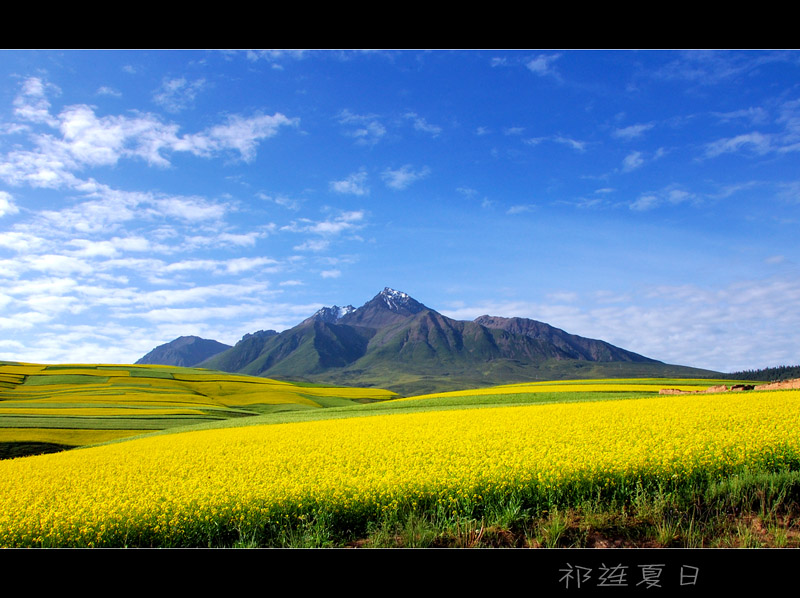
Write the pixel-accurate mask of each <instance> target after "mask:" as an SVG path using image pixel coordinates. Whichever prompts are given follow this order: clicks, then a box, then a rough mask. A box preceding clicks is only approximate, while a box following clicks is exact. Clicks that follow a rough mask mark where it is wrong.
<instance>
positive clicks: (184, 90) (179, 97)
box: [153, 77, 206, 112]
mask: <svg viewBox="0 0 800 598" xmlns="http://www.w3.org/2000/svg"><path fill="white" fill-rule="evenodd" d="M205 84H206V81H205V79H197V80H195V81H192V82H189V81H187V80H186V79H185V78H184V77H180V78H176V79H168V78H166V77H165V78H164V80H163V81H162V83H161V87H159V88H158V89H157V90H156V91H154V92H153V101H154V102H155V103H156V104H158V105H160V106H163V107H164V109H165V110H167V111H168V112H180V111H181V110H184V109H186V108H188V107H189V106H190V105H191V104H192V103H193V102H194V100H195V98H196V97H197V93H198V92H199V91H200V90H201V89H203V87H204V86H205Z"/></svg>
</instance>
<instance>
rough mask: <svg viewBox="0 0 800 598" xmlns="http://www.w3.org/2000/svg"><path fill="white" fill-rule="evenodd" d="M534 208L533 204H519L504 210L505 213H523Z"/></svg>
mask: <svg viewBox="0 0 800 598" xmlns="http://www.w3.org/2000/svg"><path fill="white" fill-rule="evenodd" d="M535 209H536V206H535V205H533V204H520V205H516V206H511V207H510V208H508V210H506V214H510V215H513V214H524V213H525V212H533V211H534V210H535Z"/></svg>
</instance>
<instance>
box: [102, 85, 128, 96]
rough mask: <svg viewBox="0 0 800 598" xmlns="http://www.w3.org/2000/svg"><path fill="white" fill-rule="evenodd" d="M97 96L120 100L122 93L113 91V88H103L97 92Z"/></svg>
mask: <svg viewBox="0 0 800 598" xmlns="http://www.w3.org/2000/svg"><path fill="white" fill-rule="evenodd" d="M97 95H99V96H111V97H112V98H121V97H122V93H121V92H119V91H117V90H116V89H114V88H113V87H107V86H105V85H104V86H103V87H101V88H99V89H98V90H97Z"/></svg>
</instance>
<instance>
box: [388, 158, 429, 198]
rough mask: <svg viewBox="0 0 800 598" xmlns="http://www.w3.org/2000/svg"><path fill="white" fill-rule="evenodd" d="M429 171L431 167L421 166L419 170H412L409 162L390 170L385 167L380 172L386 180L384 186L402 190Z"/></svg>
mask: <svg viewBox="0 0 800 598" xmlns="http://www.w3.org/2000/svg"><path fill="white" fill-rule="evenodd" d="M430 173H431V169H430V168H428V167H427V166H423V167H422V168H420V169H419V170H414V169H413V167H412V166H411V165H410V164H406V165H405V166H403V167H401V168H398V169H397V170H392V169H390V168H387V169H386V170H384V171H383V173H382V174H381V178H382V179H383V180H384V181H385V182H386V186H387V187H390V188H391V189H396V190H398V191H399V190H402V189H406V188H407V187H408V186H409V185H411V184H412V183H415V182H416V181H418V180H420V179H424V178H425V177H427V176H428V175H429V174H430Z"/></svg>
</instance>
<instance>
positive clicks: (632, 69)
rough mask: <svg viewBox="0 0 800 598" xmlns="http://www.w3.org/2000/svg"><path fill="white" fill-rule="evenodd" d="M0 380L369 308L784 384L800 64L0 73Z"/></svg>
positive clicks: (54, 58)
mask: <svg viewBox="0 0 800 598" xmlns="http://www.w3.org/2000/svg"><path fill="white" fill-rule="evenodd" d="M0 77H1V78H2V81H3V85H2V87H0V359H6V360H19V361H32V362H44V363H53V362H73V363H80V362H106V363H118V362H132V361H135V360H136V359H138V358H139V357H141V356H142V355H144V354H145V353H146V352H148V351H149V350H151V349H152V348H153V347H155V346H156V345H159V344H162V343H164V342H168V341H170V340H173V339H174V338H176V337H178V336H181V335H191V334H194V335H198V336H202V337H204V338H213V339H216V340H219V341H222V342H226V343H229V344H233V343H235V342H236V341H237V340H238V339H240V338H241V337H242V335H244V334H245V333H249V332H254V331H256V330H260V329H270V328H271V329H276V330H279V331H280V330H284V329H286V328H290V327H292V326H294V325H295V324H297V323H298V322H300V321H301V320H302V319H304V318H305V317H307V316H309V315H311V314H312V313H313V312H314V311H315V310H316V309H318V308H319V307H321V306H323V305H333V304H337V305H347V304H353V305H355V306H359V305H361V304H363V303H364V302H366V301H368V300H369V299H370V298H372V297H373V296H374V295H375V294H376V293H378V292H379V291H381V290H382V289H383V288H384V287H385V286H390V287H392V288H395V289H398V290H401V291H404V292H407V293H409V294H410V295H412V296H413V297H414V298H416V299H417V300H419V301H421V302H423V303H425V304H426V305H428V306H429V307H431V308H433V309H436V310H438V311H440V312H441V313H443V314H445V315H448V316H450V317H455V318H458V319H472V318H475V317H477V316H479V315H482V314H490V315H499V316H522V317H529V318H534V319H537V320H540V321H544V322H547V323H549V324H551V325H553V326H557V327H559V328H563V329H564V330H566V331H568V332H570V333H573V334H579V335H582V336H588V337H592V338H601V339H603V340H607V341H609V342H611V343H613V344H616V345H618V346H621V347H624V348H626V349H629V350H632V351H636V352H639V353H642V354H644V355H647V356H648V357H652V358H655V359H660V360H662V361H666V362H669V363H678V364H683V365H691V366H696V367H705V368H710V369H716V370H720V371H733V370H737V369H750V368H760V367H767V366H775V365H781V364H797V363H800V355H798V353H799V351H798V346H799V344H798V341H797V338H796V331H797V330H800V310H798V305H800V276H799V274H800V271H799V270H798V261H800V254H799V252H798V246H799V245H800V244H798V242H797V230H798V220H800V169H799V168H798V166H800V53H798V52H782V51H777V52H764V51H757V52H738V51H736V52H707V51H693V52H677V51H675V52H673V51H641V52H632V51H616V52H610V51H565V50H559V51H547V50H531V51H522V50H516V51H429V52H417V51H385V52H384V51H377V52H355V51H347V52H341V51H283V52H275V51H258V52H253V51H235V52H234V51H231V52H228V51H226V52H222V51H191V52H188V51H187V52H184V51H108V52H100V51H3V52H2V54H0Z"/></svg>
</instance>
